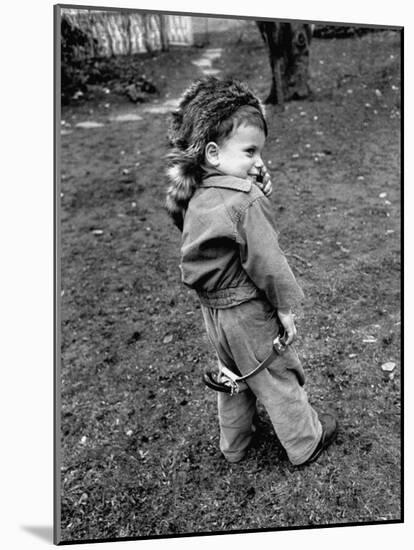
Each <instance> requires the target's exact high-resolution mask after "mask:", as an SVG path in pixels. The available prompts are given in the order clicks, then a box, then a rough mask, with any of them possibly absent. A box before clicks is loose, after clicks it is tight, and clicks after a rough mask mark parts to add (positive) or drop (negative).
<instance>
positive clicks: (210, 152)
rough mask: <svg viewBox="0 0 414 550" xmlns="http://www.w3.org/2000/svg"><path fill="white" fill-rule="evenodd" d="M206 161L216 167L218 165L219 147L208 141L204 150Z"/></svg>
mask: <svg viewBox="0 0 414 550" xmlns="http://www.w3.org/2000/svg"><path fill="white" fill-rule="evenodd" d="M205 155H206V161H207V162H209V163H210V164H212V165H213V166H217V165H218V163H219V146H218V145H217V143H215V142H214V141H210V142H209V143H207V145H206V149H205Z"/></svg>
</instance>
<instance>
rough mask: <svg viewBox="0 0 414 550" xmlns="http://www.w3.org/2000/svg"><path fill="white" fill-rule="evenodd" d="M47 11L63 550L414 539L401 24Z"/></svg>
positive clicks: (58, 537) (58, 521)
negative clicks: (303, 536)
mask: <svg viewBox="0 0 414 550" xmlns="http://www.w3.org/2000/svg"><path fill="white" fill-rule="evenodd" d="M274 16H275V18H274V19H270V18H267V19H258V18H257V17H255V14H254V11H252V13H251V15H250V16H249V17H236V16H229V15H226V14H223V15H220V16H218V15H215V16H211V15H208V14H203V13H178V12H170V13H169V12H156V11H151V10H149V9H140V10H132V9H122V8H112V7H111V8H109V7H106V8H105V7H102V8H98V7H84V6H74V5H58V6H55V48H56V50H55V90H56V98H55V114H56V116H55V119H56V135H55V144H56V156H55V168H56V170H55V171H56V188H55V198H56V207H55V221H56V231H55V244H56V251H57V252H56V262H55V265H56V335H55V343H56V361H55V363H56V377H55V402H56V411H55V417H56V421H55V428H56V431H55V526H54V530H55V543H56V544H69V543H84V542H102V541H121V540H137V539H144V538H145V539H156V538H160V537H182V536H191V535H192V536H199V535H213V534H216V535H218V534H232V533H252V532H259V531H263V530H265V531H275V532H276V531H280V530H292V529H298V528H300V529H308V528H311V527H313V528H314V527H327V526H330V527H331V526H357V527H358V526H363V525H372V524H377V523H401V522H402V521H403V510H402V484H401V479H402V464H403V463H402V446H401V380H402V358H401V322H402V319H401V302H400V291H401V229H402V226H401V201H402V174H401V137H402V135H401V117H402V114H401V110H402V90H401V86H402V68H401V59H402V43H403V28H402V27H389V26H386V25H383V26H378V25H368V24H358V23H355V24H352V25H351V24H344V23H338V22H323V21H322V22H321V21H300V20H280V19H277V10H276V9H275V14H274Z"/></svg>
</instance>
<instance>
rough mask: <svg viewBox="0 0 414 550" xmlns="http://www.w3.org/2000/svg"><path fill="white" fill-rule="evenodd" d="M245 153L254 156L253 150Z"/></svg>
mask: <svg viewBox="0 0 414 550" xmlns="http://www.w3.org/2000/svg"><path fill="white" fill-rule="evenodd" d="M246 153H247V154H248V155H250V156H253V155H254V149H247V151H246Z"/></svg>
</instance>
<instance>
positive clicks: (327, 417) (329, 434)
mask: <svg viewBox="0 0 414 550" xmlns="http://www.w3.org/2000/svg"><path fill="white" fill-rule="evenodd" d="M319 420H320V422H321V424H322V436H321V439H320V440H319V443H318V445H317V447H316V449H315V450H314V451H313V453H312V454H311V456H310V457H309V458H308V459H307V460H305V462H302V464H299V466H306V465H307V464H311V463H312V462H315V460H317V459H318V458H319V456H320V454H321V453H322V451H324V450H325V449H326V448H327V447H328V446H329V445H330V444H331V443H332V441H333V440H334V439H335V436H336V434H337V430H338V423H337V421H336V418H335V417H334V416H333V415H332V414H321V415H320V416H319Z"/></svg>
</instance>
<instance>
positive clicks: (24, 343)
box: [0, 0, 414, 550]
mask: <svg viewBox="0 0 414 550" xmlns="http://www.w3.org/2000/svg"><path fill="white" fill-rule="evenodd" d="M75 3H76V4H78V5H90V6H93V5H96V6H108V7H110V6H113V7H126V8H141V9H145V8H149V9H152V10H165V11H168V10H174V11H189V12H191V11H200V12H207V13H212V14H213V13H216V14H222V13H223V12H224V13H226V14H229V15H231V14H234V15H252V11H253V10H254V15H255V16H263V17H279V18H297V19H311V20H325V21H326V20H331V21H344V22H346V21H347V22H358V23H375V24H380V25H381V24H387V25H404V26H405V28H406V29H405V36H406V51H405V58H406V63H405V65H406V69H405V81H406V94H405V95H406V97H407V98H412V97H414V96H413V94H412V93H411V89H412V86H411V75H410V74H409V73H408V72H407V70H408V64H407V59H408V58H409V57H410V55H411V44H410V36H409V35H410V33H412V26H413V25H412V19H411V20H410V13H411V10H410V9H409V6H410V4H409V2H406V1H404V0H401V1H400V0H398V1H396V0H394V1H393V2H382V3H379V2H378V1H375V2H374V1H369V2H361V1H360V0H358V1H354V0H353V1H350V0H347V1H345V2H331V1H329V0H325V1H321V0H312V1H311V2H309V1H304V0H297V1H296V2H278V3H277V4H275V3H271V2H269V0H257V1H255V2H254V3H253V4H252V3H244V4H243V3H241V2H240V0H238V1H236V0H233V1H230V0H220V1H219V0H210V1H209V2H208V3H205V4H203V5H202V9H200V7H199V6H200V4H198V6H197V7H196V6H195V4H194V0H191V1H190V0H174V1H172V0H169V1H165V0H164V1H162V0H151V2H144V1H141V2H138V1H127V0H123V1H118V2H111V1H102V2H93V1H89V2H82V1H78V2H75ZM53 4H54V2H52V1H49V0H38V1H37V2H29V1H26V0H24V1H21V0H20V1H18V2H15V3H12V2H9V3H8V4H6V5H5V6H3V8H2V21H3V26H2V27H3V28H2V33H1V40H2V47H1V52H2V60H3V62H2V65H1V66H2V85H1V91H2V102H1V105H2V107H3V116H2V135H3V147H2V148H3V161H2V168H4V167H5V168H6V173H4V174H2V178H1V192H2V197H1V201H0V204H1V206H2V208H1V211H2V213H1V216H0V219H1V232H0V234H1V236H2V241H1V242H2V246H1V259H2V261H1V265H2V269H1V272H2V283H1V285H0V288H1V302H0V303H1V311H2V320H3V323H2V327H3V330H2V338H1V342H2V352H3V353H2V354H1V359H2V361H1V372H2V380H1V387H2V390H3V391H2V399H1V400H0V401H1V406H2V415H1V420H2V422H1V426H2V432H1V441H2V453H1V460H2V462H1V472H2V476H1V477H2V484H1V486H0V489H1V499H0V500H1V504H2V510H1V518H2V520H3V521H2V524H3V526H4V527H3V528H2V531H1V534H0V540H1V544H2V546H3V547H4V548H7V549H8V550H13V549H14V548H16V549H17V548H18V549H20V548H23V549H30V548H34V547H38V546H46V545H49V546H50V545H51V540H49V541H48V542H47V541H45V540H44V539H42V538H39V537H38V536H36V535H34V534H33V533H31V532H29V531H27V530H26V529H24V527H33V526H38V527H49V528H51V526H52V519H53V506H52V505H53V487H52V479H53V476H52V466H53V460H52V457H53V446H52V434H53V399H52V395H53V374H52V373H53V292H52V289H53V276H52V260H53V257H52V250H53V248H52V243H53V218H52V212H53V169H52V167H53V135H52V128H53V109H52V106H53V39H52V28H53V9H52V7H53ZM272 4H273V6H274V7H272V8H270V7H269V6H271V5H272ZM405 108H406V117H405V119H406V128H407V130H406V134H408V128H409V127H410V126H411V124H410V123H411V112H412V108H411V107H410V105H408V104H406V105H405ZM4 119H6V121H5V120H4ZM4 122H6V126H4ZM405 150H406V152H407V151H408V152H409V151H410V143H409V142H408V141H407V142H406V145H405ZM407 157H409V154H407ZM409 164H410V163H409V162H407V163H406V172H405V180H406V211H407V213H408V207H407V204H408V203H410V204H411V196H412V192H411V191H410V189H409V187H412V178H410V175H411V167H410V166H409ZM407 217H408V216H407ZM410 225H411V224H410ZM410 231H411V227H410V226H408V224H407V227H406V236H405V239H406V242H410V240H409V232H410ZM406 248H407V251H406V253H407V254H408V247H406ZM410 264H411V257H410V256H406V271H407V273H406V280H409V277H408V275H409V274H408V271H411V270H410V269H409V268H410ZM410 299H411V292H410V293H408V289H407V295H406V333H407V334H408V336H409V335H410V334H412V332H411V331H409V328H411V323H410V318H409V317H410V316H409V311H408V304H409V301H410ZM407 340H408V338H407ZM4 350H5V353H4ZM405 355H406V380H405V388H406V397H407V399H406V401H407V403H406V422H405V424H406V426H407V429H406V433H407V435H408V434H409V433H410V432H411V429H410V428H411V424H410V420H411V418H412V408H411V405H410V401H411V402H412V401H413V400H412V399H410V390H411V388H412V387H413V386H412V384H411V383H410V382H411V380H412V376H411V373H410V365H413V362H412V361H411V355H412V353H411V350H409V349H408V345H406V349H405ZM412 368H414V365H413V367H412ZM409 439H410V438H408V439H407V452H406V457H405V463H406V488H405V492H406V521H407V523H406V524H405V525H380V526H367V527H358V528H349V527H347V528H333V529H323V530H304V531H289V532H283V531H282V532H277V533H259V534H255V535H231V536H230V535H227V536H223V537H214V538H212V537H200V538H189V539H186V538H183V539H162V540H155V541H134V542H119V543H102V544H93V545H90V544H86V545H81V546H82V547H83V548H85V549H87V548H92V549H96V550H97V549H98V548H101V547H102V548H108V549H111V550H112V548H113V549H115V548H117V549H118V548H119V549H121V548H122V549H126V548H131V547H132V546H135V547H139V548H143V549H144V548H145V549H147V548H151V549H153V548H154V549H155V548H161V547H162V548H164V547H168V548H172V549H176V548H184V547H185V548H190V547H191V546H192V545H193V544H197V545H198V547H199V548H200V547H210V546H211V545H213V544H214V545H215V546H217V548H227V549H228V548H233V547H234V548H236V547H239V546H240V545H241V546H244V545H249V544H255V545H257V546H258V547H260V548H263V549H267V548H273V547H275V546H276V545H277V546H278V547H279V548H283V547H284V548H286V547H289V548H291V549H295V548H296V547H298V548H299V547H301V548H302V549H304V548H306V549H307V550H308V549H309V550H311V549H313V548H318V549H325V548H329V549H331V548H336V549H338V550H340V549H342V548H346V549H347V550H349V548H352V547H353V548H356V549H359V548H365V546H368V545H369V547H372V548H376V549H377V550H380V549H387V550H389V548H392V547H393V546H395V545H398V547H400V548H403V549H405V548H408V542H407V541H408V540H409V538H408V537H409V533H411V539H412V531H413V529H412V506H411V501H412V498H411V494H410V493H411V492H412V488H413V484H412V475H411V474H410V470H411V471H412V468H411V464H412V453H411V450H412V448H411V447H412V446H411V442H410V441H409ZM108 544H110V546H108ZM76 546H78V545H76Z"/></svg>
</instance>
